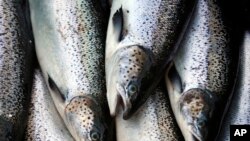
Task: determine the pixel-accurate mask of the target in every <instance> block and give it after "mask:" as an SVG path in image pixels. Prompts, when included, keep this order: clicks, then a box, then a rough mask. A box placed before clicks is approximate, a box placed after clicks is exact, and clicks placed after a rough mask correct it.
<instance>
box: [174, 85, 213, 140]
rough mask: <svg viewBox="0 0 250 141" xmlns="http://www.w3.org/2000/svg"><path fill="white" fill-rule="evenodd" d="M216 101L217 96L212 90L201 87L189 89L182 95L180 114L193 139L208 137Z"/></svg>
mask: <svg viewBox="0 0 250 141" xmlns="http://www.w3.org/2000/svg"><path fill="white" fill-rule="evenodd" d="M215 102H216V98H215V97H214V96H213V95H212V94H211V93H210V92H208V91H206V90H202V89H199V88H193V89H189V90H188V91H186V92H184V93H183V94H182V96H181V97H180V100H179V108H180V114H181V115H180V116H182V117H183V120H184V121H183V122H186V126H187V127H186V128H187V129H188V130H189V132H190V134H191V137H192V138H191V140H193V139H196V140H198V141H204V140H206V139H207V135H208V132H209V124H210V122H211V118H212V115H213V112H214V111H215V107H214V105H215ZM184 137H185V136H184Z"/></svg>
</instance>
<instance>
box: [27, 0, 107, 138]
mask: <svg viewBox="0 0 250 141" xmlns="http://www.w3.org/2000/svg"><path fill="white" fill-rule="evenodd" d="M29 4H30V9H31V10H30V13H31V23H32V29H33V32H34V39H35V45H36V54H37V58H38V62H39V65H40V67H41V70H42V73H43V76H44V78H45V81H46V85H47V87H48V89H49V92H50V94H51V96H52V99H53V101H54V103H55V106H56V108H57V110H58V112H59V114H60V116H61V117H62V119H63V121H64V123H65V125H66V127H67V128H68V130H69V131H70V133H71V135H72V136H73V137H74V139H75V140H76V141H103V140H105V139H106V138H107V136H108V135H109V133H110V131H109V130H108V129H109V128H108V127H109V123H110V121H112V120H111V119H110V118H109V114H107V113H109V111H108V106H107V102H106V101H107V100H106V86H105V84H106V83H105V67H104V61H105V60H104V59H105V58H104V55H105V44H104V43H105V38H106V34H105V31H106V28H107V23H105V19H103V18H105V16H102V13H103V12H102V10H101V9H102V7H101V3H100V1H99V0H92V1H85V0H79V1H75V0H63V1H62V0H43V1H41V0H29Z"/></svg>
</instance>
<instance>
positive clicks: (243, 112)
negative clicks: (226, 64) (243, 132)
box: [217, 30, 250, 141]
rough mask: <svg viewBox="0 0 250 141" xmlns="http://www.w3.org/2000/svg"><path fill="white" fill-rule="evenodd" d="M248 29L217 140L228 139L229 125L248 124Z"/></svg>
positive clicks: (249, 49)
mask: <svg viewBox="0 0 250 141" xmlns="http://www.w3.org/2000/svg"><path fill="white" fill-rule="evenodd" d="M249 60H250V31H249V30H248V31H246V32H245V37H244V41H243V45H242V47H241V49H240V60H239V70H238V74H237V82H236V86H235V89H234V92H233V96H232V98H231V103H230V105H229V107H228V111H227V114H226V115H225V116H224V117H225V118H224V120H223V121H222V126H221V131H220V134H219V136H218V138H217V140H218V141H229V140H230V125H243V124H250V103H249V101H250V91H249V88H250V87H249V86H250V76H249V70H250V62H249Z"/></svg>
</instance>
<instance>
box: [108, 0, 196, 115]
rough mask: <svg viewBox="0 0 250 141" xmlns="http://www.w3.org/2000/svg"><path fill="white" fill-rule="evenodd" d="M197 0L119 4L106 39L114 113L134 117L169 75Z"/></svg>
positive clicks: (138, 0) (114, 8) (117, 1)
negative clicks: (166, 72) (166, 73)
mask: <svg viewBox="0 0 250 141" xmlns="http://www.w3.org/2000/svg"><path fill="white" fill-rule="evenodd" d="M194 4H195V0H190V1H187V0H136V1H135V0H127V1H122V0H114V1H112V6H111V13H110V17H109V24H108V30H107V38H106V49H105V72H106V83H107V84H106V85H107V99H108V104H109V109H110V114H111V116H112V117H114V116H115V115H116V113H117V109H118V107H119V106H122V107H123V109H122V110H123V118H124V119H128V118H129V117H130V116H131V115H133V113H134V112H136V110H137V109H138V108H139V107H140V106H141V105H142V104H143V103H144V102H145V101H146V99H147V98H148V97H149V95H150V94H151V93H152V92H153V90H154V88H156V85H157V84H158V83H159V80H160V79H161V78H162V77H163V76H164V75H162V74H164V70H165V66H166V65H165V64H167V63H166V60H167V59H169V58H171V56H172V54H173V52H174V50H175V49H176V48H175V44H176V43H177V41H176V40H177V39H178V37H179V36H181V33H182V32H181V31H182V28H184V27H185V26H184V25H185V23H186V21H188V20H187V19H188V17H189V16H188V15H189V14H190V13H191V12H192V9H193V5H194Z"/></svg>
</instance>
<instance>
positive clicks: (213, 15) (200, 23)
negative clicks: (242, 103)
mask: <svg viewBox="0 0 250 141" xmlns="http://www.w3.org/2000/svg"><path fill="white" fill-rule="evenodd" d="M218 2H219V1H217V0H215V1H210V0H198V3H197V5H196V7H195V10H194V12H193V15H192V17H191V19H190V23H189V25H188V26H187V30H186V32H185V33H184V36H183V38H182V41H181V42H180V46H179V48H178V51H177V53H176V55H175V57H174V59H173V61H172V63H170V65H169V67H168V69H167V70H166V74H165V81H166V87H167V90H168V96H169V99H170V103H171V107H172V109H173V112H174V115H175V117H176V120H177V123H178V125H179V127H180V129H181V131H182V134H183V136H184V138H185V140H186V141H206V140H212V138H214V134H215V133H214V132H216V131H217V125H218V124H219V123H218V119H220V117H221V115H220V113H222V112H223V110H224V109H223V108H224V107H225V102H226V100H227V98H228V97H229V95H230V91H231V90H232V89H231V88H232V86H233V84H234V76H235V72H236V68H237V67H236V66H235V63H233V61H237V59H236V58H235V57H234V55H233V54H234V53H236V54H237V51H235V50H234V48H233V46H232V45H231V43H232V42H231V41H232V40H231V37H232V36H231V31H230V29H231V27H230V25H229V24H228V22H226V21H225V19H224V18H223V15H222V11H221V9H220V5H219V3H218ZM216 119H217V120H216Z"/></svg>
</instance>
